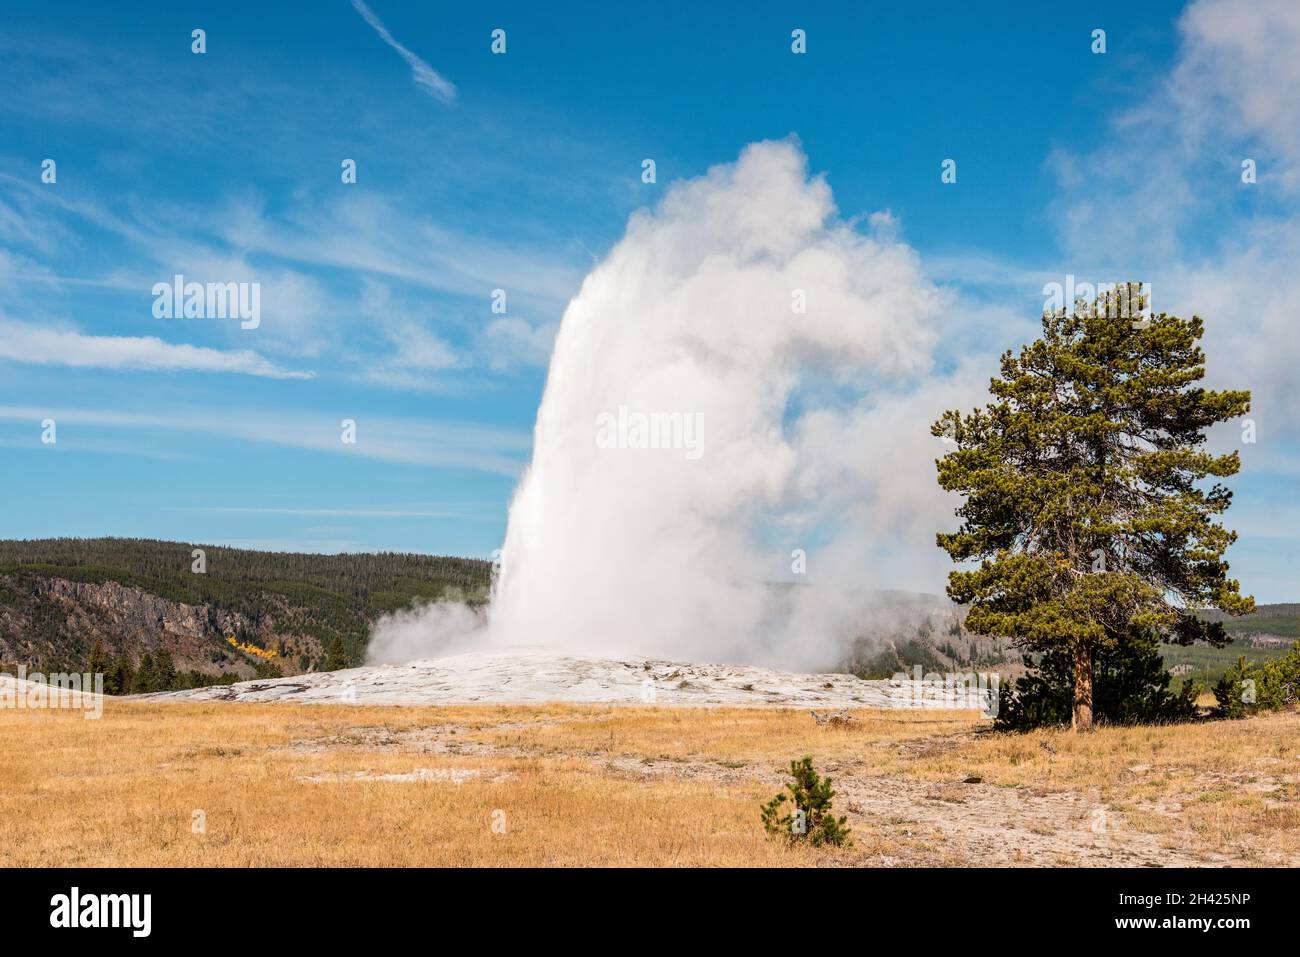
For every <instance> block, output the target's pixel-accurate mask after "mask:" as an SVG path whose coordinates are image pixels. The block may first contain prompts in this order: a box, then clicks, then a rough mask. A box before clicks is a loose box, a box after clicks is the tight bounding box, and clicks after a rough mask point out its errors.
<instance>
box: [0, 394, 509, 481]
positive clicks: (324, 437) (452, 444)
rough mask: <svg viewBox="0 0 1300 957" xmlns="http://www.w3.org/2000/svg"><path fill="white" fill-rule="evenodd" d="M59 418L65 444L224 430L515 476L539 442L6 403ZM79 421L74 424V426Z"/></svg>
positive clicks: (476, 430) (489, 430)
mask: <svg viewBox="0 0 1300 957" xmlns="http://www.w3.org/2000/svg"><path fill="white" fill-rule="evenodd" d="M46 417H49V418H52V419H54V420H55V421H56V422H58V423H59V430H60V431H59V446H60V447H65V448H68V449H69V450H73V451H76V450H78V449H80V450H87V451H88V450H89V449H87V448H85V447H84V446H82V445H81V444H80V439H78V438H76V436H77V435H79V434H80V435H88V437H89V438H92V439H95V438H102V436H98V435H95V434H94V433H93V431H92V430H116V429H123V430H128V429H129V430H143V431H148V432H158V431H167V432H173V433H182V434H184V435H189V436H193V435H195V434H205V435H218V436H222V437H224V438H228V439H234V440H236V441H239V442H258V443H263V444H266V445H275V446H280V447H283V448H294V449H305V450H310V451H314V452H326V453H331V454H337V455H352V456H357V457H360V458H367V459H376V460H379V461H384V462H394V463H399V464H403V465H414V466H421V467H427V468H463V469H470V470H472V471H476V472H485V473H488V474H493V475H502V476H506V477H509V478H512V479H513V478H515V477H517V476H518V474H519V470H520V468H521V467H522V465H523V462H522V460H523V458H524V456H525V455H526V454H527V451H528V449H529V448H530V445H531V441H532V434H531V433H530V432H529V431H527V430H512V429H505V428H498V427H495V426H484V425H479V424H469V423H463V422H437V421H428V420H410V419H392V418H383V417H368V416H357V417H356V422H357V441H356V442H355V443H354V444H344V443H343V442H341V441H340V423H341V416H338V417H336V416H334V415H325V414H312V413H282V414H279V415H268V414H267V413H266V412H265V410H260V409H249V408H222V409H220V410H200V409H191V410H185V409H177V410H168V411H165V412H137V411H131V410H123V411H119V410H114V409H84V408H83V409H74V408H66V409H59V408H39V407H32V406H26V407H24V406H3V405H0V421H12V422H27V423H32V422H40V421H41V420H42V419H44V418H46ZM67 426H73V427H74V429H68V428H67Z"/></svg>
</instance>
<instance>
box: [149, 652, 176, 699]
mask: <svg viewBox="0 0 1300 957" xmlns="http://www.w3.org/2000/svg"><path fill="white" fill-rule="evenodd" d="M153 673H154V690H155V691H171V690H172V689H173V688H174V687H175V686H176V665H175V663H174V662H173V661H172V653H171V652H170V651H168V650H167V649H166V648H164V649H163V650H161V651H159V652H158V654H156V655H155V656H154V659H153Z"/></svg>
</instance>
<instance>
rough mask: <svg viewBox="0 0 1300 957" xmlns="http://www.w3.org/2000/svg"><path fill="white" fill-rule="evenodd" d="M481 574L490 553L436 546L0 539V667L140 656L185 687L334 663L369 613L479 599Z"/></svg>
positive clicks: (361, 632) (484, 580)
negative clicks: (198, 552) (287, 549)
mask: <svg viewBox="0 0 1300 957" xmlns="http://www.w3.org/2000/svg"><path fill="white" fill-rule="evenodd" d="M195 549H202V551H203V553H204V564H205V567H204V568H203V570H202V571H201V572H198V571H196V570H195V565H194V561H195V560H194V558H193V552H194V550H195ZM490 582H491V564H490V563H488V562H485V561H480V560H476V559H467V558H452V557H444V556H432V555H411V554H397V553H379V554H356V555H346V554H345V555H315V554H296V553H282V552H258V551H249V550H245V549H237V548H223V547H219V546H215V545H204V544H202V543H192V544H191V543H183V542H162V541H155V540H152V539H130V538H95V539H75V538H59V539H41V540H32V541H0V668H4V669H5V670H10V671H12V670H14V667H15V666H16V665H18V664H26V665H27V667H28V668H29V669H30V670H37V669H41V670H45V671H54V670H73V669H78V670H85V669H86V667H87V665H88V663H89V662H90V660H91V658H92V657H95V656H98V660H97V661H96V664H103V663H104V660H108V661H110V662H112V663H113V665H114V669H113V670H114V671H117V670H121V666H122V665H124V664H125V665H129V667H130V668H131V670H132V671H138V670H139V668H140V665H141V663H142V660H143V659H144V657H145V656H146V655H148V656H149V662H148V664H149V665H150V666H151V670H152V666H153V664H154V662H155V659H157V658H162V659H163V660H164V666H163V667H162V669H161V670H162V672H163V677H164V678H165V679H167V681H168V682H169V683H176V682H179V683H181V684H184V683H187V682H190V683H192V682H200V683H207V682H209V681H212V680H234V679H235V678H247V677H253V676H255V675H267V674H277V673H278V674H293V673H298V672H302V671H307V670H314V669H320V668H324V667H327V666H328V667H344V666H346V665H349V664H357V663H359V662H360V661H361V659H362V657H363V655H364V651H365V644H366V641H367V639H368V636H369V628H370V625H371V623H372V622H373V621H374V620H375V619H376V618H377V617H378V616H379V615H380V614H382V613H384V612H389V611H395V610H397V609H400V608H405V607H408V606H410V605H411V604H412V603H413V602H416V601H431V600H437V599H441V598H461V599H463V600H466V601H469V602H471V603H481V602H484V601H486V600H487V596H488V590H489V587H490ZM124 659H125V661H124ZM146 678H148V679H149V683H152V684H158V683H159V680H157V678H156V676H149V675H146ZM134 690H154V689H141V688H136V689H134Z"/></svg>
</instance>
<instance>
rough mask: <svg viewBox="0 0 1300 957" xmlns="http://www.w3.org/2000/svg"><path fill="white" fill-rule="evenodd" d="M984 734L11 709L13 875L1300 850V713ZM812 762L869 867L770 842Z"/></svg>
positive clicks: (885, 726)
mask: <svg viewBox="0 0 1300 957" xmlns="http://www.w3.org/2000/svg"><path fill="white" fill-rule="evenodd" d="M983 726H984V725H983V723H982V722H981V721H980V719H979V718H978V716H976V715H974V714H973V713H965V712H907V711H870V712H868V711H863V712H858V713H856V720H855V722H854V723H853V725H852V726H851V727H850V728H848V729H832V728H823V727H818V726H817V725H815V724H814V722H813V720H812V718H811V717H810V716H809V715H808V714H807V713H806V712H795V711H780V710H767V709H686V708H678V709H670V708H639V707H610V706H576V705H551V706H538V707H502V706H478V707H454V708H378V707H349V706H346V705H339V706H333V705H327V706H295V705H286V704H274V705H248V704H233V703H225V702H220V703H149V702H116V701H109V702H108V704H107V707H106V709H105V713H104V717H103V718H102V719H101V720H98V721H87V720H85V719H84V718H83V717H81V715H80V714H79V713H77V712H71V711H62V712H60V711H0V820H3V821H4V825H5V834H4V841H3V843H0V864H4V865H54V864H62V865H108V864H118V865H177V866H190V865H222V866H227V865H272V866H275V865H349V864H352V865H396V866H406V865H577V864H590V865H651V866H658V865H782V866H793V865H814V864H853V863H882V862H883V863H909V862H914V863H980V862H981V861H980V859H979V857H978V854H977V851H976V850H975V848H976V846H977V845H976V843H973V842H967V841H966V837H967V836H968V835H967V832H968V831H971V832H974V831H977V830H979V828H980V825H981V822H982V821H986V819H987V818H988V817H989V816H990V815H992V816H994V817H996V815H1000V814H1004V813H1008V812H1007V808H1010V809H1011V812H1015V811H1016V809H1018V808H1021V807H1022V806H1023V807H1024V808H1026V809H1028V810H1030V811H1032V812H1034V814H1035V816H1034V817H1033V818H1032V820H1030V821H1029V823H1027V824H1026V825H1025V831H1024V832H1023V834H1022V835H1021V837H1022V838H1025V839H1027V840H1028V841H1029V842H1030V844H1032V843H1033V841H1034V839H1035V836H1036V835H1041V837H1042V847H1041V848H1039V849H1038V852H1036V851H1035V848H1034V847H1032V846H1025V847H1018V848H1016V857H1017V858H1018V859H1021V860H1022V862H1024V863H1042V864H1054V863H1059V862H1062V861H1061V856H1062V853H1063V851H1062V848H1065V849H1066V852H1065V853H1066V856H1067V857H1068V856H1069V855H1068V848H1069V847H1070V846H1071V844H1070V842H1071V841H1073V840H1074V838H1073V837H1072V835H1073V834H1074V833H1075V831H1077V829H1078V827H1079V821H1078V820H1077V819H1076V818H1077V817H1078V814H1079V813H1080V812H1077V811H1067V810H1061V811H1060V812H1059V814H1058V813H1057V812H1056V811H1054V810H1052V811H1050V813H1049V812H1047V811H1044V810H1043V806H1040V805H1038V804H1035V803H1034V802H1035V801H1036V800H1038V798H1040V797H1041V796H1044V795H1054V794H1062V795H1064V794H1069V795H1087V796H1088V800H1089V801H1100V802H1103V803H1104V804H1105V805H1106V806H1108V807H1109V808H1111V809H1113V810H1114V811H1116V812H1117V813H1118V814H1119V815H1120V816H1121V818H1122V820H1123V821H1124V822H1125V823H1124V829H1123V831H1122V832H1121V837H1120V838H1117V840H1120V841H1121V842H1122V841H1123V840H1129V839H1131V840H1132V841H1135V842H1139V843H1140V842H1142V841H1147V842H1148V843H1149V842H1151V841H1158V842H1162V846H1166V847H1180V848H1183V849H1186V848H1188V847H1203V848H1206V849H1210V850H1219V849H1228V850H1229V852H1230V853H1231V854H1232V856H1233V857H1234V858H1235V859H1239V860H1241V861H1244V862H1251V861H1256V860H1258V861H1264V860H1276V859H1278V858H1279V857H1280V858H1282V859H1284V860H1294V859H1295V858H1296V856H1297V853H1298V852H1300V844H1298V836H1297V835H1298V830H1300V828H1298V825H1300V816H1298V815H1297V809H1296V803H1295V800H1294V798H1295V790H1296V787H1297V782H1298V781H1300V776H1298V775H1297V772H1298V771H1300V716H1297V715H1295V714H1286V715H1274V716H1270V717H1264V718H1255V719H1251V720H1247V721H1240V722H1220V723H1210V724H1204V725H1192V726H1181V727H1163V728H1118V729H1103V730H1101V731H1099V732H1097V733H1095V734H1092V735H1087V736H1082V737H1076V736H1073V735H1071V734H1069V733H1068V732H1042V733H1035V734H1030V735H995V734H984V733H976V732H977V730H978V729H980V728H982V727H983ZM803 754H810V755H812V756H813V758H814V762H815V764H816V765H817V767H818V768H819V769H822V770H824V771H827V772H830V773H832V774H833V776H835V778H836V782H837V787H838V788H840V789H841V799H839V800H838V801H837V803H838V804H839V805H840V809H841V810H848V811H849V813H850V824H851V826H852V827H853V829H854V834H855V837H856V842H855V846H854V847H853V848H851V849H845V850H813V849H808V848H790V847H787V846H786V845H785V844H784V843H783V842H778V841H772V840H769V839H768V838H767V837H766V836H765V835H764V834H763V833H762V830H761V827H760V826H759V823H758V814H757V809H758V804H759V802H760V801H761V800H765V799H766V798H768V797H770V796H771V795H772V794H773V793H775V791H776V790H777V789H778V787H779V785H780V782H781V769H782V767H783V766H784V765H785V764H786V763H787V762H788V761H789V760H790V759H791V758H795V757H799V756H801V755H803ZM381 775H393V776H396V778H395V779H393V780H383V779H380V778H379V776H381ZM403 776H405V777H403ZM412 777H415V778H416V779H414V780H412V779H411V778H412ZM973 777H978V778H981V779H982V782H983V783H981V784H978V785H974V786H963V785H962V784H961V782H962V781H963V780H965V779H968V778H973ZM886 784H888V785H889V787H888V788H886V787H885V785H886ZM890 788H893V789H895V790H892V791H891V790H890ZM883 793H890V794H892V793H897V794H898V795H899V798H898V806H897V807H896V808H894V807H893V805H889V808H890V810H889V811H888V813H881V811H880V807H881V805H879V803H878V802H877V803H876V804H871V799H872V798H873V796H878V795H880V794H883ZM859 800H860V801H861V802H862V807H866V806H867V805H868V804H871V808H872V810H871V811H870V812H866V811H862V810H861V807H859V805H858V803H856V802H858V801H859ZM1008 801H1010V803H1008ZM1040 803H1041V802H1040ZM1058 803H1059V802H1058ZM1060 806H1061V807H1062V808H1065V807H1066V805H1064V804H1061V805H1060ZM1055 807H1057V804H1052V805H1051V808H1055ZM1049 810H1050V809H1049ZM195 812H201V813H202V815H203V819H204V822H205V824H206V831H204V832H201V833H195V832H194V830H193V828H192V824H193V822H194V817H195ZM494 812H501V813H497V814H496V816H495V818H494ZM502 815H503V816H502ZM1058 818H1059V819H1058ZM494 820H496V822H497V823H498V828H497V829H496V830H494V828H493V823H494ZM502 823H504V833H498V832H497V831H500V830H502V828H501V827H500V825H501V824H502ZM988 823H990V824H991V826H994V827H996V826H997V821H996V820H993V821H992V822H988ZM1124 835H1127V837H1125V836H1124ZM1152 846H1156V845H1152ZM981 853H982V852H981ZM1009 860H1010V859H1008V861H1009ZM998 862H1001V860H999V861H998Z"/></svg>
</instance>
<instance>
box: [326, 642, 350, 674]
mask: <svg viewBox="0 0 1300 957" xmlns="http://www.w3.org/2000/svg"><path fill="white" fill-rule="evenodd" d="M347 666H348V659H347V655H346V654H345V653H344V651H343V640H342V639H341V638H339V637H337V636H335V638H334V640H333V641H331V642H330V647H329V651H328V652H327V653H326V655H325V668H324V670H325V671H341V670H342V669H344V668H346V667H347Z"/></svg>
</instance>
